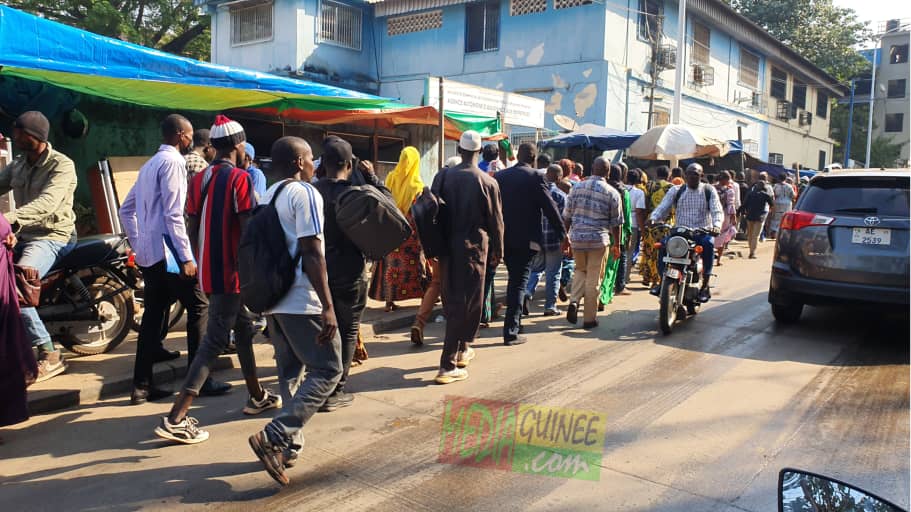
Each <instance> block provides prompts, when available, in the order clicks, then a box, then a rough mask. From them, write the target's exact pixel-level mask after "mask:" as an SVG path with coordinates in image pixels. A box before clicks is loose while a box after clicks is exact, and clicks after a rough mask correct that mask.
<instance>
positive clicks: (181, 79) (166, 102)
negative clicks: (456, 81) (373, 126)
mask: <svg viewBox="0 0 911 512" xmlns="http://www.w3.org/2000/svg"><path fill="white" fill-rule="evenodd" d="M0 74H2V75H7V76H13V77H18V78H22V79H27V80H35V81H39V82H43V83H48V84H52V85H55V86H58V87H63V88H65V89H69V90H73V91H77V92H80V93H85V94H91V95H94V96H100V97H103V98H107V99H111V100H115V101H123V102H127V103H132V104H136V105H142V106H147V107H156V108H164V109H175V110H189V111H203V112H219V111H226V110H236V109H254V110H255V111H258V112H260V113H264V114H268V115H271V116H274V117H277V118H279V119H283V120H294V121H301V122H309V123H316V124H336V123H343V122H375V123H384V124H385V125H391V126H396V125H399V124H423V125H436V124H438V123H439V118H438V114H437V113H436V110H435V109H433V107H414V106H410V105H405V104H401V103H398V102H396V101H393V100H390V99H388V98H382V97H378V96H373V95H370V94H364V93H360V92H356V91H351V90H348V89H343V88H340V87H333V86H329V85H323V84H317V83H313V82H308V81H304V80H297V79H293V78H286V77H280V76H277V75H272V74H269V73H261V72H257V71H251V70H246V69H239V68H232V67H228V66H220V65H216V64H210V63H206V62H200V61H196V60H193V59H188V58H185V57H179V56H176V55H171V54H168V53H164V52H161V51H158V50H154V49H151V48H146V47H144V46H139V45H135V44H132V43H127V42H124V41H120V40H117V39H112V38H108V37H104V36H100V35H97V34H93V33H90V32H86V31H83V30H79V29H76V28H73V27H69V26H67V25H63V24H60V23H56V22H53V21H49V20H46V19H43V18H40V17H37V16H32V15H30V14H26V13H23V12H21V11H18V10H16V9H12V8H10V7H7V6H4V5H0ZM445 128H446V135H447V137H450V138H458V135H459V134H460V133H461V132H462V131H464V130H467V129H475V130H478V131H479V132H481V133H482V135H484V136H486V137H488V138H490V137H493V136H495V135H496V134H497V133H498V132H499V125H498V122H497V119H496V118H484V117H477V116H464V115H461V114H450V113H447V115H446V119H445Z"/></svg>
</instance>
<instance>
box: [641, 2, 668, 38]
mask: <svg viewBox="0 0 911 512" xmlns="http://www.w3.org/2000/svg"><path fill="white" fill-rule="evenodd" d="M662 10H663V6H662V3H661V2H658V0H639V23H638V25H639V39H642V40H643V41H653V40H654V41H657V40H658V39H659V38H660V37H661V16H662V14H663V13H662Z"/></svg>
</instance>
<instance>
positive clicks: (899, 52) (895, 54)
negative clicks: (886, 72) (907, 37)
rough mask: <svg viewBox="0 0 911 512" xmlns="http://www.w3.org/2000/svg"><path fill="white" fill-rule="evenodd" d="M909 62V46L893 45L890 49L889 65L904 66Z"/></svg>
mask: <svg viewBox="0 0 911 512" xmlns="http://www.w3.org/2000/svg"><path fill="white" fill-rule="evenodd" d="M905 62H908V45H906V44H893V45H892V48H891V49H889V64H904V63H905Z"/></svg>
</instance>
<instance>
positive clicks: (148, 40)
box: [7, 0, 211, 60]
mask: <svg viewBox="0 0 911 512" xmlns="http://www.w3.org/2000/svg"><path fill="white" fill-rule="evenodd" d="M7 4H8V5H9V6H10V7H13V8H16V9H21V10H23V11H26V12H30V13H32V14H37V15H39V16H42V17H44V18H47V19H49V20H53V21H59V22H61V23H65V24H67V25H71V26H73V27H77V28H81V29H83V30H87V31H89V32H94V33H96V34H101V35H103V36H109V37H113V38H116V39H121V40H123V41H129V42H131V43H136V44H141V45H143V46H148V47H151V48H157V49H159V50H162V51H166V52H169V53H174V54H177V55H183V56H186V57H192V58H194V59H199V60H208V59H209V53H210V46H209V41H210V39H211V35H210V31H209V16H207V15H205V14H201V13H200V10H199V8H198V7H194V6H193V2H192V1H190V0H9V1H8V2H7Z"/></svg>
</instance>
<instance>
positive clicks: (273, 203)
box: [269, 178, 294, 208]
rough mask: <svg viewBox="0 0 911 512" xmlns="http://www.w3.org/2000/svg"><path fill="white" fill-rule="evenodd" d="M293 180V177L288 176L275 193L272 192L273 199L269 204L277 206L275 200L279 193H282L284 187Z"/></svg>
mask: <svg viewBox="0 0 911 512" xmlns="http://www.w3.org/2000/svg"><path fill="white" fill-rule="evenodd" d="M292 181H294V180H292V179H291V178H288V179H286V180H284V181H282V182H281V184H280V185H279V186H278V188H277V189H275V193H274V194H272V200H271V201H269V206H271V207H273V208H275V200H276V199H278V195H279V194H281V193H282V189H284V188H285V187H286V186H287V185H288V183H291V182H292Z"/></svg>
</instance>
